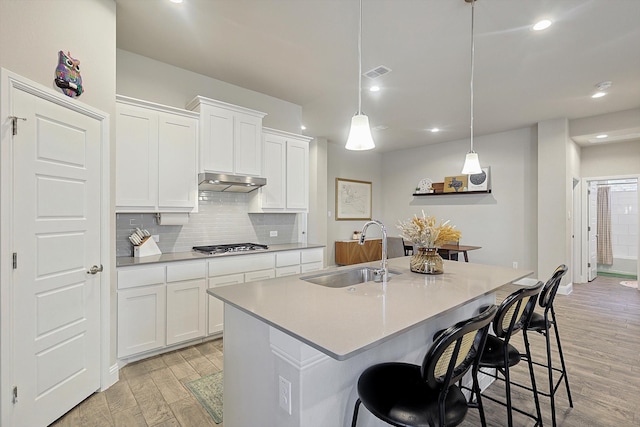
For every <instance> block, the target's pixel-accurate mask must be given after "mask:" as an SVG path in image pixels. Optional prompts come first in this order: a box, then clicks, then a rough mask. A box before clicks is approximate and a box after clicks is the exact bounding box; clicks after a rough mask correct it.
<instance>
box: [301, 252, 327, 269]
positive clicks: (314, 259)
mask: <svg viewBox="0 0 640 427" xmlns="http://www.w3.org/2000/svg"><path fill="white" fill-rule="evenodd" d="M300 256H301V259H300V273H309V272H311V271H318V270H322V269H323V268H324V248H313V249H305V250H303V251H301V254H300Z"/></svg>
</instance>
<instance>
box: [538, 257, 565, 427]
mask: <svg viewBox="0 0 640 427" xmlns="http://www.w3.org/2000/svg"><path fill="white" fill-rule="evenodd" d="M566 273H567V266H566V265H564V264H561V265H560V266H559V267H558V268H556V270H555V271H554V272H553V274H552V275H551V278H550V279H549V280H548V281H547V283H545V285H544V287H543V288H542V291H541V292H540V298H539V299H538V304H539V305H540V307H542V308H543V309H544V312H543V314H539V313H533V315H532V316H531V320H530V322H529V326H528V327H527V330H529V331H535V332H538V333H540V334H542V335H544V337H545V341H546V345H547V363H546V364H544V363H538V362H533V364H534V365H538V366H543V367H545V368H547V371H548V373H549V393H546V392H542V391H540V392H539V393H540V394H542V395H543V396H547V397H549V399H550V401H551V419H552V421H553V426H554V427H555V426H556V403H555V394H556V391H557V390H558V387H559V386H560V383H561V382H562V380H563V379H564V383H565V386H566V388H567V397H568V398H569V406H570V407H572V408H573V400H572V399H571V390H570V389H569V378H567V368H566V366H565V363H564V355H563V354H562V344H560V335H559V334H558V322H557V320H556V312H555V310H554V308H553V301H554V299H555V297H556V293H557V292H558V287H559V286H560V282H561V281H562V277H563V276H564V275H565V274H566ZM551 325H553V330H554V333H555V336H556V343H557V345H558V354H559V356H560V364H561V366H562V368H561V369H559V368H556V367H553V365H552V362H551V340H550V338H549V331H550V327H551ZM554 371H555V372H559V373H560V377H559V378H558V380H557V382H556V383H554V380H553V372H554Z"/></svg>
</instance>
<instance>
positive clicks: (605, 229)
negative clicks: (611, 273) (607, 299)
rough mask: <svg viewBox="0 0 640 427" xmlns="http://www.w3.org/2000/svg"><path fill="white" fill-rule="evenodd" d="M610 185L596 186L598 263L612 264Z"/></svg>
mask: <svg viewBox="0 0 640 427" xmlns="http://www.w3.org/2000/svg"><path fill="white" fill-rule="evenodd" d="M610 189H611V187H609V186H605V187H598V230H597V233H598V264H605V265H612V264H613V247H612V246H611V198H610V197H609V190H610Z"/></svg>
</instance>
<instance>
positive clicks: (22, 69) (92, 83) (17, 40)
mask: <svg viewBox="0 0 640 427" xmlns="http://www.w3.org/2000/svg"><path fill="white" fill-rule="evenodd" d="M60 50H64V51H65V52H66V51H70V52H71V55H72V56H73V57H74V58H76V59H79V60H80V70H81V75H82V80H83V86H84V89H85V92H84V93H83V94H82V95H81V96H80V98H78V100H79V102H83V103H86V104H88V105H90V106H92V107H94V108H97V109H99V110H102V111H104V112H106V113H109V115H110V116H111V117H115V87H116V66H115V59H116V4H115V2H114V1H113V0H83V1H79V0H57V1H9V0H1V1H0V66H1V67H3V68H6V69H8V70H10V71H13V72H15V73H17V74H20V75H22V76H24V77H27V78H29V79H31V80H34V81H36V82H37V83H40V84H42V85H44V86H47V87H55V86H54V84H53V79H54V76H55V69H56V66H57V65H58V51H60ZM110 126H111V131H110V146H111V171H113V170H114V163H113V162H114V159H115V156H114V152H115V144H114V143H113V141H114V136H115V131H114V130H115V126H114V121H113V120H111V121H110ZM113 178H114V174H113V173H112V174H111V188H113V182H114V179H113ZM113 206H114V200H113V193H112V199H111V211H113ZM114 222H115V218H111V229H114V228H115V225H114ZM111 249H112V250H111V251H110V253H109V254H104V255H103V256H105V257H111V263H110V265H112V266H115V253H116V251H115V242H114V241H112V242H111ZM111 278H112V287H111V289H112V295H111V303H112V307H111V313H112V324H111V332H112V334H111V350H112V352H111V364H113V363H115V360H116V358H115V351H116V345H115V343H116V339H115V338H116V335H115V334H116V328H115V321H116V316H115V313H116V298H115V274H114V271H112V272H111ZM3 285H4V284H3Z"/></svg>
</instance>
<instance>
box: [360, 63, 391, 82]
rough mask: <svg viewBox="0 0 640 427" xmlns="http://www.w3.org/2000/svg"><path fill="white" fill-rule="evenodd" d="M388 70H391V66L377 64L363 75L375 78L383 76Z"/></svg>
mask: <svg viewBox="0 0 640 427" xmlns="http://www.w3.org/2000/svg"><path fill="white" fill-rule="evenodd" d="M390 71H391V68H389V67H385V66H384V65H379V66H377V67H375V68H373V69H371V70H369V71H367V72H366V73H364V74H363V75H364V76H365V77H369V78H370V79H377V78H378V77H380V76H384V75H385V74H387V73H388V72H390Z"/></svg>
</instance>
